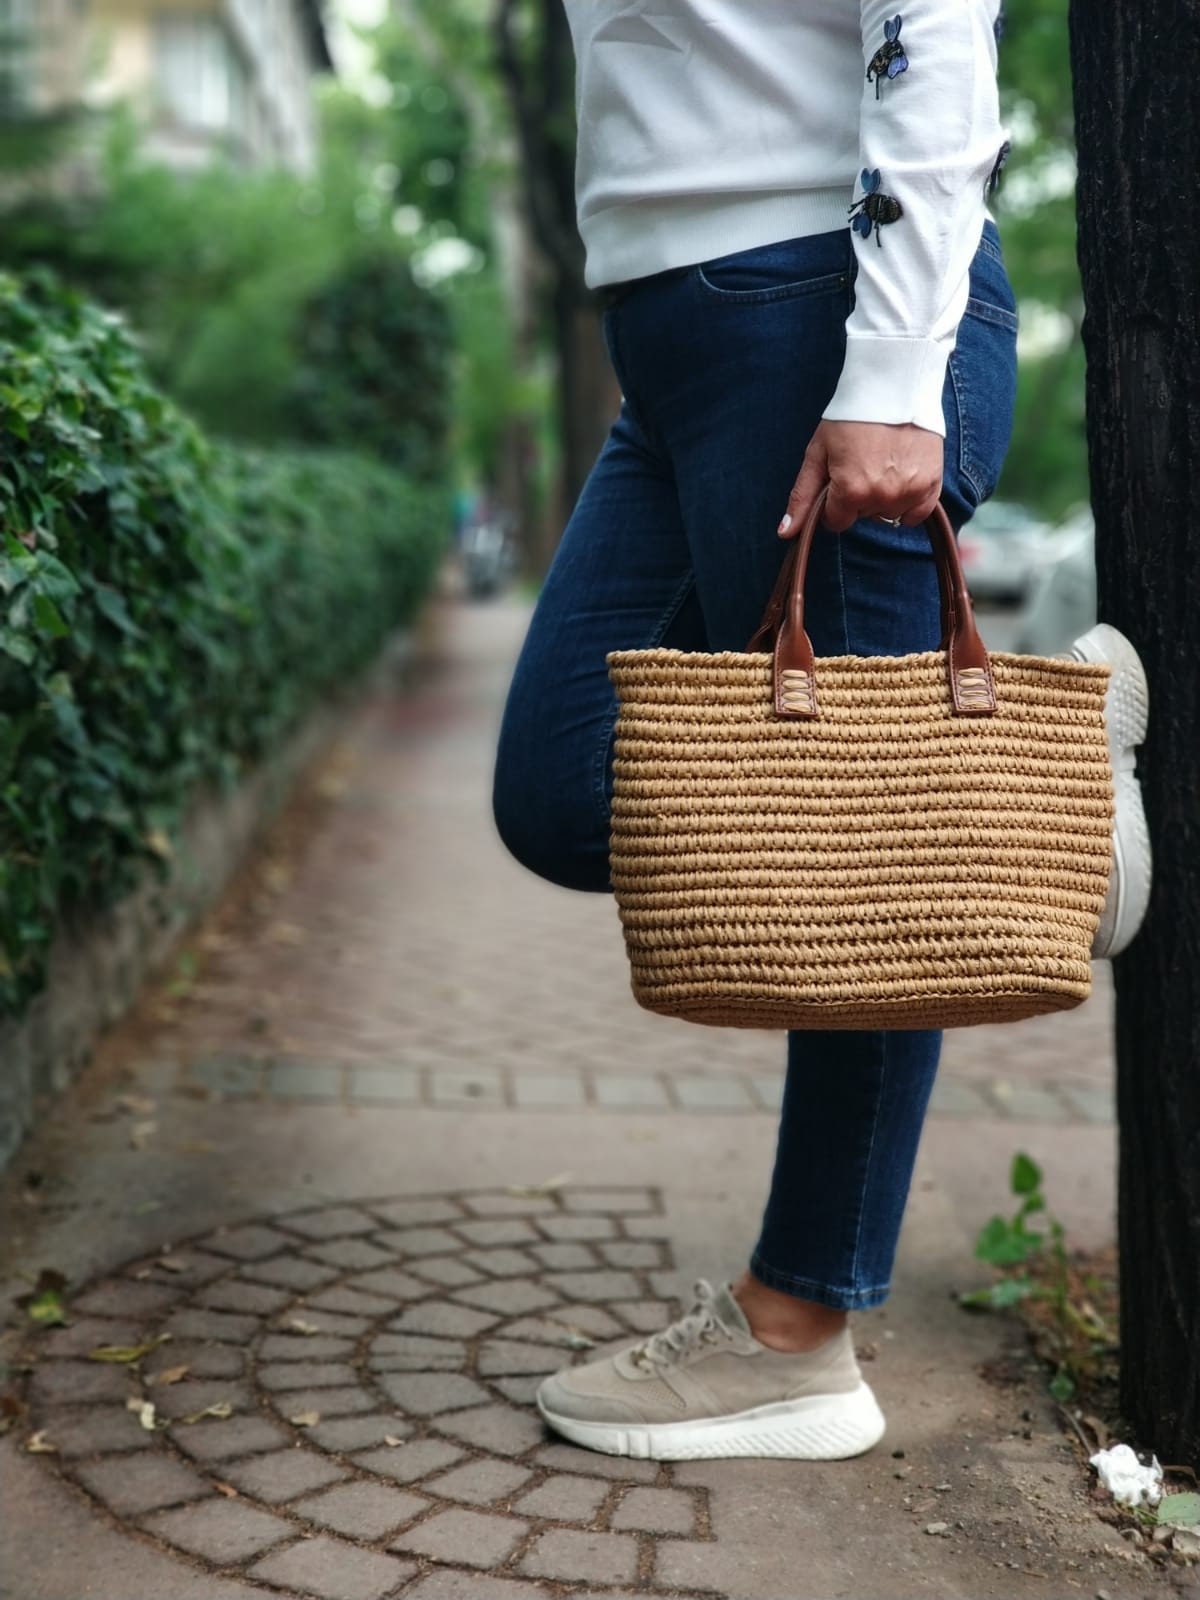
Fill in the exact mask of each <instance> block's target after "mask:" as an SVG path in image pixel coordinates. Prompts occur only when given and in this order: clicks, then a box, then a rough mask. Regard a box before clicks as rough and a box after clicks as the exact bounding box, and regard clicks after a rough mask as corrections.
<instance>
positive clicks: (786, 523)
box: [775, 511, 792, 533]
mask: <svg viewBox="0 0 1200 1600" xmlns="http://www.w3.org/2000/svg"><path fill="white" fill-rule="evenodd" d="M791 525H792V518H791V514H790V512H786V511H785V512H784V515H783V521H782V522H781V523H780V524H779V527H778V528H777V529H776V530H775V531H776V532H777V533H786V532H787V531H788V529H789V528H790V527H791Z"/></svg>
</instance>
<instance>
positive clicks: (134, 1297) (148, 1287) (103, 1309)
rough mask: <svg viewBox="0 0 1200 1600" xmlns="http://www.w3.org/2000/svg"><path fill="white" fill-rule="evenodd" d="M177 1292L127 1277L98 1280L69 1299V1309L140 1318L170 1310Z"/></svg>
mask: <svg viewBox="0 0 1200 1600" xmlns="http://www.w3.org/2000/svg"><path fill="white" fill-rule="evenodd" d="M180 1294H181V1290H179V1289H168V1288H165V1287H160V1286H159V1285H158V1284H156V1283H136V1282H134V1281H133V1280H132V1279H130V1278H113V1279H110V1280H109V1282H108V1283H98V1284H97V1285H96V1287H95V1288H94V1289H89V1290H88V1291H87V1292H86V1293H85V1294H81V1295H78V1296H77V1297H76V1298H75V1299H73V1300H72V1301H71V1310H72V1311H73V1312H79V1311H86V1312H87V1313H88V1314H89V1316H97V1317H128V1318H130V1319H131V1320H133V1321H140V1320H141V1319H143V1318H146V1317H154V1316H158V1315H159V1314H161V1313H162V1312H164V1311H169V1310H170V1308H171V1307H172V1306H173V1305H174V1304H175V1302H176V1301H177V1300H178V1299H179V1297H180Z"/></svg>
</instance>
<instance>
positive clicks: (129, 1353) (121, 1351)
mask: <svg viewBox="0 0 1200 1600" xmlns="http://www.w3.org/2000/svg"><path fill="white" fill-rule="evenodd" d="M170 1337H171V1335H170V1334H169V1333H160V1334H159V1335H158V1337H157V1338H155V1339H147V1340H146V1342H145V1343H144V1344H98V1345H97V1346H96V1348H95V1349H94V1350H89V1351H88V1357H87V1358H88V1360H89V1361H119V1362H122V1363H124V1364H125V1365H128V1364H130V1363H131V1362H134V1361H140V1360H141V1359H142V1357H143V1356H148V1355H149V1354H150V1352H151V1351H152V1350H157V1349H158V1347H159V1345H160V1344H166V1343H167V1341H168V1340H169V1339H170Z"/></svg>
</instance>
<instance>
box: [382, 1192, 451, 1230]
mask: <svg viewBox="0 0 1200 1600" xmlns="http://www.w3.org/2000/svg"><path fill="white" fill-rule="evenodd" d="M370 1209H371V1214H372V1215H373V1216H376V1217H379V1218H381V1219H382V1221H384V1222H386V1223H387V1224H388V1226H389V1227H393V1228H408V1227H419V1226H421V1225H422V1224H424V1223H428V1222H457V1221H458V1220H459V1218H460V1217H461V1216H462V1214H463V1213H462V1211H461V1210H460V1209H459V1207H458V1206H456V1205H455V1204H454V1203H453V1202H452V1201H450V1200H425V1199H414V1200H389V1201H387V1203H386V1204H385V1205H373V1206H371V1208H370Z"/></svg>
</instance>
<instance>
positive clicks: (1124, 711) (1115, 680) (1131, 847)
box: [1068, 622, 1154, 960]
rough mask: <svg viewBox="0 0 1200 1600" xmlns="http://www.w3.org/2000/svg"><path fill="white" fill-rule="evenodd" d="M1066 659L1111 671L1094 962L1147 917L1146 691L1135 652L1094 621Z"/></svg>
mask: <svg viewBox="0 0 1200 1600" xmlns="http://www.w3.org/2000/svg"><path fill="white" fill-rule="evenodd" d="M1068 654H1069V655H1070V656H1071V657H1072V658H1073V659H1074V660H1075V661H1102V662H1106V663H1107V664H1108V665H1109V666H1110V667H1111V668H1112V677H1111V678H1110V679H1109V682H1108V694H1107V697H1106V699H1105V702H1104V719H1105V721H1106V723H1107V724H1108V748H1109V753H1110V755H1111V757H1112V769H1113V784H1114V788H1115V799H1116V812H1115V816H1114V818H1113V864H1112V875H1111V877H1110V878H1109V880H1108V895H1107V898H1106V899H1105V902H1104V910H1103V911H1102V912H1101V913H1100V926H1099V927H1098V928H1097V930H1096V938H1095V941H1094V942H1093V944H1092V955H1093V957H1094V958H1095V959H1096V960H1108V959H1109V958H1110V957H1112V956H1115V955H1119V954H1120V953H1121V951H1122V950H1124V949H1125V947H1126V945H1127V944H1129V943H1130V941H1131V940H1132V939H1133V936H1134V934H1136V933H1137V931H1138V929H1139V928H1140V927H1141V925H1142V919H1143V918H1144V917H1145V915H1146V906H1147V904H1148V903H1149V900H1150V882H1151V878H1152V876H1153V866H1154V864H1153V857H1152V855H1151V850H1150V833H1149V830H1148V828H1147V827H1146V811H1145V808H1144V806H1143V805H1142V786H1141V784H1140V783H1139V782H1138V778H1137V771H1136V767H1137V756H1136V751H1137V747H1138V745H1140V744H1141V742H1142V740H1143V739H1144V738H1145V737H1146V724H1147V722H1148V721H1149V716H1150V691H1149V689H1148V688H1147V685H1146V671H1145V668H1144V667H1143V666H1142V663H1141V658H1140V657H1139V656H1138V653H1137V651H1136V650H1135V649H1134V647H1133V645H1132V644H1130V642H1129V640H1128V639H1127V638H1126V637H1125V635H1124V634H1123V633H1120V632H1118V630H1117V629H1116V628H1112V627H1110V626H1109V625H1108V623H1107V622H1098V623H1097V624H1096V626H1095V627H1094V628H1091V629H1089V631H1088V632H1087V633H1085V634H1084V635H1083V636H1082V637H1081V638H1079V639H1076V641H1075V643H1074V644H1073V645H1072V646H1071V648H1070V651H1069V652H1068Z"/></svg>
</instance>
